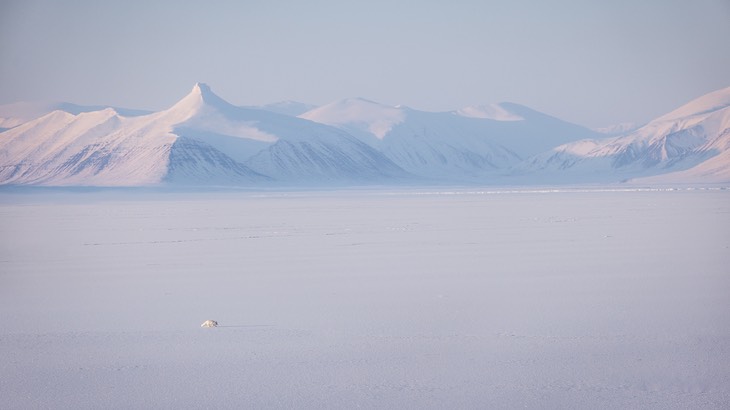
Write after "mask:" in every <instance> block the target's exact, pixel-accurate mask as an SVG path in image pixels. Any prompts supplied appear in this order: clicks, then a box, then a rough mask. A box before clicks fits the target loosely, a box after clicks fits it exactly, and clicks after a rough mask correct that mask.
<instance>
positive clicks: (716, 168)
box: [517, 87, 730, 181]
mask: <svg viewBox="0 0 730 410" xmlns="http://www.w3.org/2000/svg"><path fill="white" fill-rule="evenodd" d="M729 128H730V87H728V88H725V89H722V90H718V91H715V92H712V93H710V94H707V95H705V96H702V97H700V98H697V99H695V100H693V101H691V102H689V103H688V104H685V105H684V106H682V107H680V108H678V109H676V110H674V111H672V112H670V113H668V114H666V115H663V116H661V117H659V118H657V119H656V120H654V121H651V122H649V123H648V124H646V125H645V126H643V127H641V128H639V129H637V130H636V131H633V132H631V133H629V134H627V135H623V136H618V137H612V138H604V139H589V140H583V141H578V142H574V143H569V144H564V145H561V146H558V147H555V148H553V149H551V150H549V151H547V152H544V153H541V154H539V155H537V156H534V157H533V158H530V159H528V160H527V161H525V162H524V163H523V164H521V165H520V166H518V167H517V169H518V171H519V172H520V173H523V174H530V173H537V172H540V173H546V172H548V173H551V174H553V175H554V176H555V177H558V178H560V176H561V175H562V176H568V177H575V176H579V175H580V176H585V175H588V174H590V175H595V176H596V177H597V178H599V179H601V180H610V181H618V180H623V179H631V178H637V177H646V176H652V175H658V174H666V173H673V172H678V171H684V170H689V169H691V168H694V167H697V166H700V168H698V171H695V173H694V175H697V178H701V175H705V174H706V173H705V172H703V171H702V169H703V168H702V166H701V164H702V163H703V162H705V161H708V160H710V159H712V158H713V157H715V156H719V157H718V158H715V159H712V161H711V162H710V163H708V165H707V166H708V167H711V168H712V169H713V171H712V174H713V175H715V176H716V178H715V179H717V178H720V179H722V177H720V176H721V175H724V171H723V169H724V168H725V167H727V166H730V165H728V164H727V163H726V162H725V161H724V160H723V158H725V155H724V154H723V153H724V152H725V151H726V150H727V149H728V147H727V143H726V139H727V133H728V129H729ZM712 164H714V165H712ZM690 174H691V173H686V174H683V175H685V176H687V175H690ZM677 175H679V174H677Z"/></svg>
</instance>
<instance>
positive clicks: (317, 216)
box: [0, 189, 730, 409]
mask: <svg viewBox="0 0 730 410" xmlns="http://www.w3.org/2000/svg"><path fill="white" fill-rule="evenodd" d="M728 227H730V191H727V190H721V189H716V190H683V189H680V190H666V191H665V190H631V189H624V190H610V189H609V190H590V189H588V190H575V189H560V190H521V191H512V192H509V191H488V190H484V191H478V190H473V189H472V190H468V191H467V190H450V191H449V190H438V189H434V190H431V191H427V190H413V191H408V190H400V191H393V190H362V191H356V190H353V191H338V192H319V193H312V192H288V193H287V192H268V193H261V192H259V193H253V192H237V193H235V192H207V193H174V192H172V193H171V192H168V193H164V194H162V193H150V192H147V193H145V192H142V193H140V192H136V191H89V192H75V193H64V192H62V191H59V192H55V191H53V192H50V193H49V192H40V193H24V192H14V191H5V192H1V193H0V312H2V317H3V326H2V329H0V352H2V354H0V374H1V375H2V377H0V400H1V402H2V404H0V407H2V408H4V409H32V408H74V409H84V408H102V407H103V408H337V409H344V408H355V407H364V408H495V409H496V408H533V409H538V408H539V409H544V408H563V409H569V408H585V409H588V408H590V409H601V408H605V409H616V408H650V409H671V408H675V409H687V408H703V409H713V408H718V409H719V408H728V407H730V319H729V318H728V314H730V268H729V267H730V229H728ZM206 319H213V320H217V321H218V322H219V323H220V327H218V328H212V329H204V328H201V327H200V324H201V323H202V322H203V321H205V320H206Z"/></svg>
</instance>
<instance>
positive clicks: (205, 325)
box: [200, 320, 218, 327]
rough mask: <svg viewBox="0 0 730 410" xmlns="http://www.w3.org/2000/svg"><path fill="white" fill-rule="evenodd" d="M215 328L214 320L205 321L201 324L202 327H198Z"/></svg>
mask: <svg viewBox="0 0 730 410" xmlns="http://www.w3.org/2000/svg"><path fill="white" fill-rule="evenodd" d="M216 326H218V322H216V321H215V320H206V321H205V322H203V324H202V325H200V327H216Z"/></svg>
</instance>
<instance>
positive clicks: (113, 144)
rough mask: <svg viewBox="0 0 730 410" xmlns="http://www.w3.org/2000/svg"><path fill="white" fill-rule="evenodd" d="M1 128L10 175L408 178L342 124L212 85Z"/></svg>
mask: <svg viewBox="0 0 730 410" xmlns="http://www.w3.org/2000/svg"><path fill="white" fill-rule="evenodd" d="M0 136H1V138H0V183H2V184H42V185H102V186H137V185H154V184H160V183H175V184H185V185H198V184H259V183H266V182H274V181H275V182H279V183H292V182H306V183H318V184H322V183H351V182H365V181H378V180H379V179H388V180H391V179H393V178H404V177H407V174H406V173H405V172H404V171H403V170H401V169H400V168H399V167H397V166H396V165H395V164H393V163H392V162H391V161H389V160H388V159H387V158H385V156H383V155H382V154H381V153H379V152H378V151H376V150H374V149H373V148H371V147H370V146H368V145H366V144H364V143H362V142H360V141H359V140H357V139H356V138H354V137H352V136H350V135H348V134H347V133H345V132H343V131H340V130H338V129H336V128H332V127H329V126H325V125H321V124H316V123H313V122H311V121H306V120H302V119H299V118H296V117H291V116H287V115H283V114H277V113H273V112H267V111H263V110H260V109H245V108H241V107H235V106H233V105H231V104H229V103H227V102H226V101H224V100H223V99H221V98H220V97H218V96H217V95H215V94H214V93H213V92H212V91H211V90H210V88H208V87H207V86H206V85H204V84H196V85H195V87H193V90H192V91H191V92H190V94H188V95H187V96H186V97H184V98H183V99H182V100H180V101H179V102H178V103H176V104H175V105H174V106H172V107H171V108H169V109H167V110H164V111H160V112H157V113H153V114H149V115H143V116H137V117H129V116H123V115H121V114H120V113H118V112H117V111H115V110H114V109H111V108H107V109H104V110H101V111H93V112H83V113H80V114H78V115H73V114H70V113H68V112H64V111H53V112H51V113H49V114H47V115H45V116H43V117H41V118H38V119H36V120H32V121H29V122H26V123H24V124H21V125H19V126H16V127H15V128H12V129H9V130H7V131H4V132H2V134H0Z"/></svg>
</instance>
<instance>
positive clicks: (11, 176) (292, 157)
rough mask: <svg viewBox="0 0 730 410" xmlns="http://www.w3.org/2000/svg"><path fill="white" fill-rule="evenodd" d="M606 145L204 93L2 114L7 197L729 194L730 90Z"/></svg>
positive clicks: (361, 103)
mask: <svg viewBox="0 0 730 410" xmlns="http://www.w3.org/2000/svg"><path fill="white" fill-rule="evenodd" d="M602 131H603V132H598V131H596V130H591V129H588V128H585V127H582V126H579V125H576V124H572V123H569V122H566V121H562V120H560V119H558V118H555V117H551V116H549V115H546V114H543V113H540V112H537V111H535V110H532V109H530V108H528V107H525V106H522V105H519V104H514V103H499V104H488V105H481V106H471V107H465V108H462V109H458V110H454V111H449V112H426V111H419V110H416V109H413V108H409V107H404V106H387V105H383V104H379V103H377V102H373V101H368V100H365V99H361V98H350V99H344V100H340V101H336V102H333V103H330V104H327V105H324V106H320V107H314V106H311V105H307V104H302V103H297V102H283V103H275V104H270V105H267V106H261V107H239V106H234V105H232V104H230V103H228V102H226V101H224V100H223V99H222V98H220V97H218V96H217V95H216V94H214V93H213V92H212V91H211V89H210V88H209V87H208V86H206V85H205V84H200V83H198V84H196V85H195V86H194V87H193V89H192V90H191V92H190V93H189V94H188V95H186V96H185V97H183V98H182V99H181V100H180V101H178V102H177V103H176V104H174V105H173V106H172V107H170V108H168V109H166V110H163V111H159V112H149V111H143V110H134V109H122V108H115V107H107V106H79V105H75V104H70V103H50V104H39V103H18V104H8V105H4V106H0V184H2V185H53V186H74V185H83V186H159V185H174V186H253V187H255V186H272V185H273V186H276V185H278V186H323V185H324V186H326V185H334V186H347V185H388V184H408V185H413V184H432V183H438V184H443V183H456V184H534V183H551V184H560V183H594V182H595V183H613V182H621V181H635V182H640V183H673V182H681V183H725V182H730V154H728V151H729V150H730V87H728V88H725V89H722V90H718V91H715V92H713V93H710V94H707V95H705V96H703V97H700V98H698V99H696V100H694V101H691V102H690V103H688V104H686V105H684V106H682V107H680V108H678V109H676V110H674V111H672V112H670V113H667V114H666V115H663V116H661V117H659V118H657V119H655V120H653V121H650V122H649V123H647V124H645V125H643V126H641V127H638V128H637V127H636V126H635V125H629V124H622V125H620V126H618V127H614V128H610V129H605V130H602Z"/></svg>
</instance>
